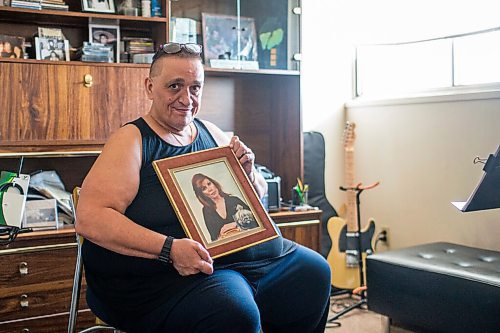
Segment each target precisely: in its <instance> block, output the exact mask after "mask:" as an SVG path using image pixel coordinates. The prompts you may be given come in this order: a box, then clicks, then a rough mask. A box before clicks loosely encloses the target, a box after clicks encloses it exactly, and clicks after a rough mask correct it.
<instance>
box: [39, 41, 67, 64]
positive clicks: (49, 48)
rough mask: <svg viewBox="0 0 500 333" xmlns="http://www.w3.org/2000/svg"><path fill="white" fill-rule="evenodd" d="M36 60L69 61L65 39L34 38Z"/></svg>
mask: <svg viewBox="0 0 500 333" xmlns="http://www.w3.org/2000/svg"><path fill="white" fill-rule="evenodd" d="M35 49H36V58H37V59H38V60H51V61H61V60H62V61H69V42H68V40H67V39H60V38H52V37H35Z"/></svg>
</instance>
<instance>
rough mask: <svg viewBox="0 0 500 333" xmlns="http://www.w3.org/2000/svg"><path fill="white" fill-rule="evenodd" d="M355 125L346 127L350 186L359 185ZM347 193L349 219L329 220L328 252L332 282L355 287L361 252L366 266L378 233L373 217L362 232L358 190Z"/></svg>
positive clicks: (336, 285)
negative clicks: (359, 222)
mask: <svg viewBox="0 0 500 333" xmlns="http://www.w3.org/2000/svg"><path fill="white" fill-rule="evenodd" d="M355 127H356V124H354V123H352V122H347V123H346V126H345V129H344V137H343V143H344V152H345V165H344V167H345V168H344V172H345V187H346V188H354V187H356V184H355V183H354V140H355V138H356V134H355V131H354V129H355ZM377 185H378V183H377ZM346 194H347V207H346V214H345V219H344V218H340V217H332V218H330V219H329V220H328V222H327V229H328V234H329V236H330V238H331V239H332V247H331V249H330V252H329V253H328V257H327V261H328V263H329V264H330V267H331V270H332V285H333V286H335V287H337V288H340V289H354V288H357V287H360V286H361V281H360V268H359V253H360V252H361V257H362V260H363V265H364V261H365V258H366V255H367V254H370V253H372V252H373V247H372V239H373V234H374V233H375V222H374V221H373V220H370V221H369V223H368V225H367V226H366V227H365V228H364V229H363V230H361V232H358V227H357V218H358V212H357V207H356V191H354V190H352V189H351V190H347V191H346ZM358 237H360V238H361V239H360V240H361V249H359V239H358ZM365 281H366V279H365Z"/></svg>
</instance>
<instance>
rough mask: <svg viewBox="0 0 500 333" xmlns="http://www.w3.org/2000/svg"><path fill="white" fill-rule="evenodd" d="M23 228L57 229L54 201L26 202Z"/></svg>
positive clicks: (55, 203)
mask: <svg viewBox="0 0 500 333" xmlns="http://www.w3.org/2000/svg"><path fill="white" fill-rule="evenodd" d="M22 226H23V228H33V229H57V228H58V221H57V202H56V199H46V200H28V201H26V206H25V211H24V216H23V224H22Z"/></svg>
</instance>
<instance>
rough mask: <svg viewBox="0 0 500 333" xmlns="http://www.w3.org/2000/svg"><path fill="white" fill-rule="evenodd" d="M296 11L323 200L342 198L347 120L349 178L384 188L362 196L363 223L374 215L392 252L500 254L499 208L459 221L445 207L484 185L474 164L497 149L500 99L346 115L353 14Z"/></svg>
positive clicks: (367, 107)
mask: <svg viewBox="0 0 500 333" xmlns="http://www.w3.org/2000/svg"><path fill="white" fill-rule="evenodd" d="M302 6H303V12H304V15H303V39H302V41H303V48H302V49H303V58H304V60H303V64H302V74H303V75H302V80H303V81H302V103H303V105H302V110H303V124H304V130H315V131H319V132H322V133H323V135H324V136H325V140H326V176H325V177H326V192H327V193H326V194H327V197H328V199H329V200H330V202H331V203H332V204H333V206H334V207H336V208H337V209H338V208H339V207H340V205H341V204H342V203H343V202H344V200H345V199H344V198H345V195H344V194H343V193H342V192H340V191H339V190H338V187H339V185H343V165H344V164H343V147H342V144H341V137H342V131H343V127H344V123H345V120H346V119H348V120H351V121H354V122H355V123H356V125H357V127H356V134H357V136H356V141H355V160H356V175H357V177H356V179H358V180H359V181H361V182H363V183H364V184H369V183H372V182H374V181H377V180H379V181H381V185H380V186H379V187H377V188H376V189H373V190H370V191H366V192H364V193H363V194H362V211H361V216H362V220H363V223H365V222H366V221H367V220H368V218H369V217H373V218H375V220H376V223H377V225H378V226H381V225H385V226H388V227H389V230H390V248H401V247H405V246H409V245H414V244H422V243H426V242H433V241H449V242H454V243H458V244H464V245H470V246H477V247H482V248H489V249H494V250H500V241H498V237H499V236H500V209H496V210H489V211H483V212H471V213H461V212H459V211H458V210H457V209H456V208H454V207H453V206H452V205H451V204H450V201H454V200H460V199H467V197H468V195H469V194H470V193H471V192H472V190H473V189H474V187H475V186H476V184H477V182H478V181H479V179H480V178H481V176H482V166H481V165H473V164H472V160H473V158H474V157H475V156H476V155H479V156H481V157H487V156H488V154H490V153H494V152H495V151H496V149H497V147H498V145H499V144H500V95H495V94H490V95H488V96H487V98H483V99H473V100H471V99H469V98H465V99H463V100H447V101H444V100H434V101H431V100H425V99H423V100H413V102H415V101H416V102H417V103H410V104H406V101H401V102H400V103H396V104H359V103H358V104H349V106H348V107H347V108H345V109H344V103H345V102H347V101H349V100H350V98H351V86H352V81H351V46H350V38H351V37H349V36H352V34H350V33H351V32H350V31H346V29H352V28H353V27H355V24H353V20H355V19H356V18H357V17H358V18H359V16H355V15H353V16H350V14H349V13H347V12H346V11H345V7H342V1H327V0H304V1H303V2H302ZM358 10H359V11H363V9H362V7H360V8H358ZM365 14H366V12H365ZM361 16H362V15H361ZM476 97H477V96H476ZM483 97H484V96H483Z"/></svg>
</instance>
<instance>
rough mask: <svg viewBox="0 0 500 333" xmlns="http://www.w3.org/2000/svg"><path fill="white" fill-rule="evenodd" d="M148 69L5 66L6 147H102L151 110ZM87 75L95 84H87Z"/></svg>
mask: <svg viewBox="0 0 500 333" xmlns="http://www.w3.org/2000/svg"><path fill="white" fill-rule="evenodd" d="M147 71H148V69H147V68H145V67H122V66H103V65H72V64H71V65H70V64H61V63H58V64H47V63H36V64H35V63H13V62H5V63H3V62H0V82H9V84H3V83H2V85H1V86H0V100H1V101H3V105H1V106H0V108H1V109H0V114H1V116H2V120H3V121H2V122H0V145H7V144H9V145H21V146H22V145H25V146H40V145H42V146H43V145H47V146H48V145H51V146H54V145H82V144H85V143H89V142H91V143H94V144H102V143H104V142H105V141H106V140H107V139H108V138H109V136H110V135H111V133H113V132H114V131H115V130H116V129H118V128H119V127H120V126H122V125H123V124H124V123H126V122H127V121H130V120H133V119H135V118H137V117H138V116H140V115H143V114H145V113H146V112H147V111H148V110H149V105H150V102H149V100H148V98H147V96H146V94H145V92H144V78H145V77H146V76H147ZM86 75H87V77H88V78H89V80H91V85H90V86H86V85H85V84H84V78H85V76H86Z"/></svg>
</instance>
